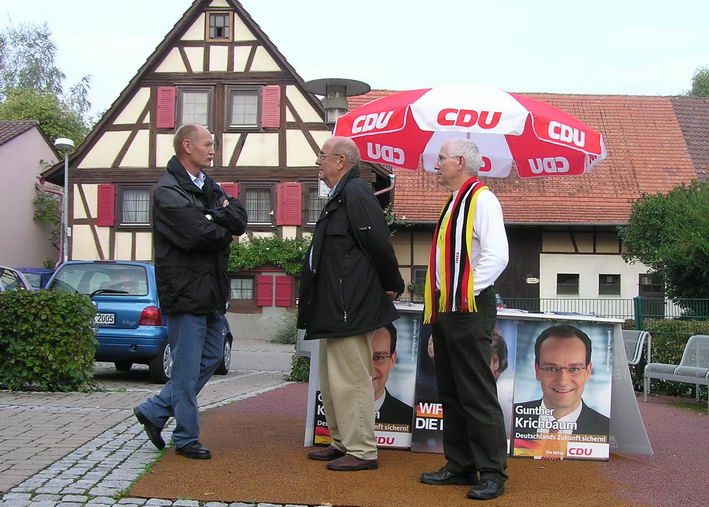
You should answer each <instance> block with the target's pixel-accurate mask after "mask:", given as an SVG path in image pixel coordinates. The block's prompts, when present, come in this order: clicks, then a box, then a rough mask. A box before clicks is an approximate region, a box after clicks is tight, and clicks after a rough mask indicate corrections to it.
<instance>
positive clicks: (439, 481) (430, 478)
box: [419, 467, 478, 486]
mask: <svg viewBox="0 0 709 507" xmlns="http://www.w3.org/2000/svg"><path fill="white" fill-rule="evenodd" d="M419 480H420V481H421V482H423V483H424V484H433V485H434V486H447V485H449V484H460V485H463V486H471V485H473V484H477V482H478V481H477V479H476V478H475V476H474V475H468V474H454V473H453V472H451V471H450V470H448V469H447V468H446V467H443V468H441V469H440V470H439V471H438V472H429V473H425V474H421V477H420V478H419Z"/></svg>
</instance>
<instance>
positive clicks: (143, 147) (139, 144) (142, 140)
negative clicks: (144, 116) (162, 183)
mask: <svg viewBox="0 0 709 507" xmlns="http://www.w3.org/2000/svg"><path fill="white" fill-rule="evenodd" d="M149 134H150V132H149V131H148V130H147V129H146V130H139V131H138V134H137V135H136V136H135V138H134V139H133V142H132V143H131V144H130V148H128V151H126V154H125V155H124V156H123V160H121V164H120V166H121V167H141V168H143V167H148V152H149V151H150V136H149Z"/></svg>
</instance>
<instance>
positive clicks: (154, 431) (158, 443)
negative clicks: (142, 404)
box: [133, 407, 165, 450]
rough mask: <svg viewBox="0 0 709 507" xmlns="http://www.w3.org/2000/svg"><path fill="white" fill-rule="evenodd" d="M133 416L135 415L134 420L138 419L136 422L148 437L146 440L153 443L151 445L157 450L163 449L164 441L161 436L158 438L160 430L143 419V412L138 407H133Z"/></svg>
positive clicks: (148, 420)
mask: <svg viewBox="0 0 709 507" xmlns="http://www.w3.org/2000/svg"><path fill="white" fill-rule="evenodd" d="M133 414H134V415H135V417H136V419H138V422H139V423H140V424H142V425H143V427H144V428H145V433H146V434H147V435H148V438H149V439H150V441H151V442H152V443H153V445H154V446H155V447H157V448H158V450H161V449H164V448H165V441H164V440H163V439H162V436H160V432H161V431H162V428H160V427H159V426H156V425H154V424H153V423H151V422H150V419H148V418H147V417H145V416H144V415H143V412H141V411H140V409H139V408H138V407H135V408H134V409H133Z"/></svg>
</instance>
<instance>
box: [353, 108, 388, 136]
mask: <svg viewBox="0 0 709 507" xmlns="http://www.w3.org/2000/svg"><path fill="white" fill-rule="evenodd" d="M392 114H394V111H384V112H382V113H369V114H363V115H362V116H358V117H357V118H355V120H354V121H353V122H352V133H353V134H359V133H361V132H369V131H370V130H374V129H383V128H384V127H386V126H387V125H388V124H389V120H390V119H391V115H392Z"/></svg>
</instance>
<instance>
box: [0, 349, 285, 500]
mask: <svg viewBox="0 0 709 507" xmlns="http://www.w3.org/2000/svg"><path fill="white" fill-rule="evenodd" d="M292 352H293V346H292V345H281V344H273V343H269V342H266V341H263V340H239V341H238V342H237V343H235V346H234V350H233V354H232V361H233V362H232V371H230V372H229V374H228V375H225V376H219V375H217V376H215V377H213V378H212V380H211V381H210V382H209V383H208V384H207V385H206V386H205V388H204V389H203V390H202V392H201V393H200V395H199V403H200V407H201V409H202V410H209V409H210V408H214V407H218V406H221V405H225V404H227V403H232V402H235V401H238V400H240V399H244V398H249V397H252V396H257V395H258V394H260V393H262V392H266V391H268V390H271V389H276V388H278V387H281V386H283V385H285V382H284V380H283V375H284V373H286V372H288V371H289V370H290V359H291V355H292ZM95 379H96V382H97V385H98V387H99V388H100V389H101V391H97V392H93V393H16V392H9V391H0V492H1V493H0V506H3V507H5V506H7V507H10V506H12V507H16V506H17V507H21V506H37V507H49V506H79V505H93V506H107V505H174V506H192V505H194V506H196V505H199V503H198V502H196V501H188V500H177V501H174V502H173V501H170V500H162V499H149V500H146V499H143V498H124V497H122V492H123V491H125V490H126V489H128V488H129V486H130V485H131V484H132V483H133V481H135V480H136V479H137V478H138V477H139V476H140V474H142V473H143V472H144V471H145V470H146V468H147V467H149V466H150V465H151V464H152V463H153V462H154V461H155V459H156V458H157V457H158V456H159V451H157V450H155V448H154V447H153V446H152V445H151V444H150V442H148V440H147V439H146V437H145V435H144V433H143V427H142V425H140V424H138V423H137V422H136V421H135V418H134V417H133V412H132V410H133V407H134V406H135V405H137V404H138V403H139V402H141V401H142V400H144V399H145V398H146V397H148V396H150V395H152V394H154V393H156V392H158V391H159V390H160V388H161V386H160V385H157V384H151V383H150V380H149V378H148V372H147V368H146V367H144V366H142V365H136V366H134V368H133V369H132V370H131V371H130V372H117V371H116V370H115V369H114V368H113V365H112V364H110V363H96V366H95ZM171 430H172V425H169V426H168V427H167V428H166V432H165V434H167V435H169V434H170V431H171ZM205 505H207V506H210V507H211V506H221V505H231V506H246V505H253V504H242V503H236V504H222V503H218V502H210V503H207V504H205ZM258 505H259V506H262V507H267V506H269V505H271V504H258Z"/></svg>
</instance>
